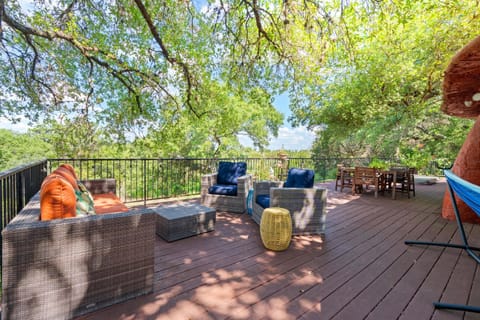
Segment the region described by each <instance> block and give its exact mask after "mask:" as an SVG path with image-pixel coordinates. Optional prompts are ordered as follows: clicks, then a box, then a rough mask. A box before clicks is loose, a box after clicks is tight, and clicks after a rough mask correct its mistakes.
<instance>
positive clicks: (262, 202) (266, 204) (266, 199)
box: [255, 194, 270, 208]
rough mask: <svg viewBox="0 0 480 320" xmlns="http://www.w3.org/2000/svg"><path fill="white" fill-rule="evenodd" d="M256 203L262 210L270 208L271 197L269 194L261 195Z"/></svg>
mask: <svg viewBox="0 0 480 320" xmlns="http://www.w3.org/2000/svg"><path fill="white" fill-rule="evenodd" d="M255 201H256V202H257V203H258V205H259V206H261V207H262V208H270V195H268V194H259V195H258V196H257V199H255Z"/></svg>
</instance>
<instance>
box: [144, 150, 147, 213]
mask: <svg viewBox="0 0 480 320" xmlns="http://www.w3.org/2000/svg"><path fill="white" fill-rule="evenodd" d="M143 206H144V207H146V206H147V159H143Z"/></svg>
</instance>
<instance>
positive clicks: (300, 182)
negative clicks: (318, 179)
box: [283, 168, 315, 188]
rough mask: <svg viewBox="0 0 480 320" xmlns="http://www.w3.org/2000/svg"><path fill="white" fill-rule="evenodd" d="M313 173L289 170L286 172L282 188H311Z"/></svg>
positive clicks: (307, 170) (310, 171) (295, 169)
mask: <svg viewBox="0 0 480 320" xmlns="http://www.w3.org/2000/svg"><path fill="white" fill-rule="evenodd" d="M314 179H315V173H314V172H313V170H309V169H298V168H291V169H290V170H288V176H287V181H286V182H285V184H284V185H283V187H284V188H313V180H314Z"/></svg>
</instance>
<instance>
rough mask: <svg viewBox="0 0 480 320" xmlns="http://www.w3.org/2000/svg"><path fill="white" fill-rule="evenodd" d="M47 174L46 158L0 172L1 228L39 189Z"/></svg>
mask: <svg viewBox="0 0 480 320" xmlns="http://www.w3.org/2000/svg"><path fill="white" fill-rule="evenodd" d="M46 176H47V160H43V161H40V162H35V163H32V164H28V165H24V166H20V167H17V168H14V169H11V170H8V171H4V172H1V173H0V210H1V219H2V220H1V227H2V230H3V228H4V227H5V226H6V225H7V224H8V223H9V222H10V220H12V219H13V218H14V217H15V216H16V215H17V213H18V212H19V211H20V210H22V209H23V207H24V206H25V204H27V203H28V201H29V200H30V199H31V198H32V197H33V196H34V195H35V193H37V192H38V190H40V186H41V184H42V181H43V179H44V178H45V177H46Z"/></svg>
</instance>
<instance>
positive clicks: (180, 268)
mask: <svg viewBox="0 0 480 320" xmlns="http://www.w3.org/2000/svg"><path fill="white" fill-rule="evenodd" d="M445 187H446V185H445V183H444V182H439V183H437V184H434V185H422V184H418V185H417V192H416V193H417V195H416V197H415V198H411V199H408V198H407V196H406V195H402V194H399V195H397V200H392V199H391V197H390V195H385V196H381V195H380V196H379V198H378V199H375V198H374V197H373V194H370V193H366V194H362V195H360V196H358V195H357V196H352V195H351V194H350V193H349V190H348V191H347V192H344V193H340V192H335V191H333V190H332V188H333V186H332V185H331V184H329V185H328V188H329V189H330V191H329V196H328V199H329V200H328V215H327V228H326V233H325V235H324V236H322V237H320V236H309V237H307V236H298V237H294V239H293V240H292V243H291V245H290V248H289V249H288V250H287V251H284V252H272V251H268V250H266V249H264V247H263V245H262V242H261V239H260V235H259V228H258V226H257V225H256V224H255V223H254V222H253V221H252V220H251V219H250V217H249V216H248V215H246V214H243V215H239V214H232V213H227V212H218V213H217V223H216V230H215V231H214V232H210V233H206V234H202V235H199V236H196V237H191V238H187V239H183V240H179V241H175V242H172V243H167V242H165V241H163V240H162V239H161V238H159V237H157V242H156V252H155V260H156V261H155V286H154V293H153V294H150V295H147V296H143V297H139V298H136V299H133V300H130V301H127V302H124V303H120V304H117V305H115V306H112V307H109V308H106V309H104V310H101V311H98V312H94V313H91V314H88V315H86V316H84V317H81V318H78V319H85V320H86V319H376V320H377V319H447V318H448V319H463V317H464V313H463V312H459V311H439V310H434V308H433V306H432V302H433V301H437V300H442V301H449V302H452V303H470V304H476V305H480V288H479V284H480V282H479V281H478V278H479V277H480V273H479V272H477V266H476V265H475V263H474V262H473V261H472V260H471V259H470V258H469V257H468V256H466V255H465V254H463V253H462V252H460V251H458V250H455V249H444V248H438V247H437V248H434V247H429V248H427V247H408V246H406V245H404V244H403V241H404V240H405V239H417V238H421V239H425V240H438V241H457V236H458V234H457V231H456V224H455V223H454V222H448V221H446V220H443V219H442V218H441V217H440V212H441V204H442V199H443V194H444V191H445ZM466 229H467V232H468V233H471V234H472V236H471V239H473V241H472V244H474V245H475V244H476V245H478V244H479V243H480V230H478V229H479V226H478V225H475V226H474V225H467V228H466ZM467 317H468V319H474V318H475V317H478V315H476V314H467Z"/></svg>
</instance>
